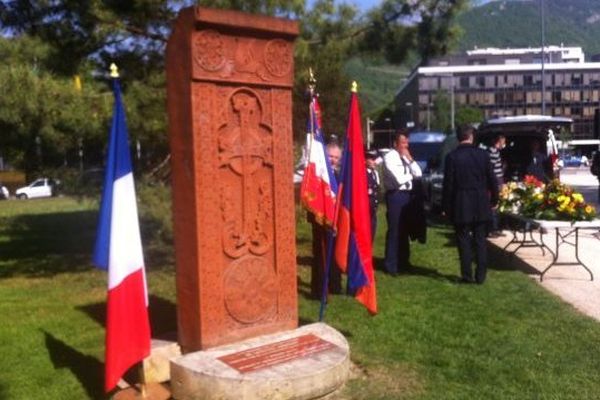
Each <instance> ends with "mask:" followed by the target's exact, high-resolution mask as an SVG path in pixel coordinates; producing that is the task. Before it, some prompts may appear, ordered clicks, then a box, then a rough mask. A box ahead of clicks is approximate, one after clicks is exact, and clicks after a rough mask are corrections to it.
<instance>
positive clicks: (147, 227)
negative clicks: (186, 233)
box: [136, 178, 173, 244]
mask: <svg viewBox="0 0 600 400" xmlns="http://www.w3.org/2000/svg"><path fill="white" fill-rule="evenodd" d="M136 190H137V198H138V207H139V214H140V220H141V222H142V223H141V227H142V236H143V237H144V239H145V240H150V241H160V242H162V244H171V243H172V242H173V221H172V218H171V187H170V186H168V185H166V184H164V183H162V182H157V181H154V180H148V179H144V178H142V179H139V180H138V181H137V184H136Z"/></svg>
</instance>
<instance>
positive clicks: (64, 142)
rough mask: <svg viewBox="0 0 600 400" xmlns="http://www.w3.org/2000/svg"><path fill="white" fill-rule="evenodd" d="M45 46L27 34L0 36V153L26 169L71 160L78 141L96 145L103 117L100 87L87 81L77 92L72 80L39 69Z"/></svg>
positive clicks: (104, 109)
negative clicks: (4, 37) (9, 37)
mask: <svg viewBox="0 0 600 400" xmlns="http://www.w3.org/2000/svg"><path fill="white" fill-rule="evenodd" d="M47 50H48V49H47V47H46V46H45V45H44V44H43V43H40V42H39V41H37V40H34V39H31V38H29V37H21V38H18V39H12V40H7V39H2V40H0V56H2V59H3V60H4V61H5V63H3V65H2V66H0V90H1V91H2V93H3V96H1V97H0V132H1V133H2V134H1V135H0V154H1V155H2V156H3V157H4V159H5V161H7V162H8V163H10V164H12V165H13V166H15V167H17V168H22V169H24V170H26V171H30V172H34V171H38V170H40V169H41V167H42V166H43V165H45V166H51V167H57V166H60V165H64V164H65V163H69V162H71V163H73V164H74V163H75V160H76V158H77V151H78V146H79V143H78V141H79V140H83V141H84V142H86V143H88V144H90V145H91V144H92V143H100V142H101V140H100V134H99V132H100V131H103V132H104V133H105V132H106V128H105V126H106V121H107V119H108V115H109V107H108V103H105V102H104V101H103V96H104V94H103V87H102V86H103V85H99V84H98V83H97V82H95V81H91V82H89V84H86V87H85V90H79V89H78V88H77V87H76V85H75V84H74V81H73V78H64V77H57V76H53V75H51V74H49V73H48V72H47V71H44V70H43V69H42V68H40V67H39V65H40V64H43V63H44V62H45V61H46V57H47V56H48V54H50V53H49V52H48V51H47ZM93 147H96V148H97V147H98V145H97V144H96V145H95V146H90V148H93ZM90 156H93V154H90ZM97 156H98V154H96V157H97Z"/></svg>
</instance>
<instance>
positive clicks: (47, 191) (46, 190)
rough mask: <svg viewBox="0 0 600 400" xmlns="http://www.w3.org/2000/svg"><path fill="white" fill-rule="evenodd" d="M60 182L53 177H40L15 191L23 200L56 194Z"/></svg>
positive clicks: (18, 197)
mask: <svg viewBox="0 0 600 400" xmlns="http://www.w3.org/2000/svg"><path fill="white" fill-rule="evenodd" d="M59 183H60V182H59V181H57V180H54V179H51V178H39V179H36V180H35V181H33V182H31V183H30V184H29V185H27V186H24V187H21V188H18V189H17V190H16V191H15V196H16V197H17V199H21V200H24V199H33V198H38V197H51V196H56V195H57V194H58V188H57V187H58V185H59Z"/></svg>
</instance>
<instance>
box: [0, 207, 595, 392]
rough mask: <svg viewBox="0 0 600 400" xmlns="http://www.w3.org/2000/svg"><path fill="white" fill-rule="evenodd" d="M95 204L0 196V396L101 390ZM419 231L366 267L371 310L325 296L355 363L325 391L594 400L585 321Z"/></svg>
mask: <svg viewBox="0 0 600 400" xmlns="http://www.w3.org/2000/svg"><path fill="white" fill-rule="evenodd" d="M96 207H97V205H96V204H94V203H91V202H80V201H77V200H74V199H70V198H60V199H48V200H37V201H23V202H21V201H8V202H0V314H1V315H2V317H3V318H2V323H1V324H0V354H1V355H2V357H0V399H38V398H39V399H61V400H62V399H85V398H92V399H101V398H104V395H103V394H102V374H103V364H102V362H103V361H102V360H103V351H104V350H103V346H104V344H103V343H104V329H103V321H104V300H105V296H106V275H105V273H104V272H102V271H98V270H95V269H93V268H92V267H91V265H90V263H89V259H90V254H91V249H92V247H93V239H94V229H95V223H96ZM299 215H301V213H299ZM380 217H382V218H380V225H381V226H380V227H379V231H378V233H379V235H378V237H377V239H376V246H375V262H376V265H377V266H378V267H379V266H380V265H381V264H382V260H381V255H382V254H383V233H384V232H385V226H384V225H385V222H383V221H384V218H383V215H380ZM297 226H298V230H297V232H298V234H297V237H298V240H297V246H298V264H299V267H298V274H299V300H300V302H299V304H300V310H299V311H300V320H301V323H309V322H313V321H315V320H316V319H317V315H318V302H316V301H314V300H310V299H308V293H309V280H310V276H309V267H308V265H309V262H310V234H309V229H308V226H307V224H306V223H305V222H304V218H302V217H300V218H298V224H297ZM428 233H429V237H428V242H427V244H426V245H422V244H414V243H413V245H412V250H413V253H412V257H411V261H412V263H413V264H414V265H415V269H414V270H413V271H411V273H410V274H405V275H401V276H399V277H395V278H394V277H390V276H388V275H385V274H383V273H381V272H377V279H378V281H377V283H378V295H379V306H380V314H379V315H377V316H376V317H369V316H368V315H367V314H366V311H364V309H362V308H361V307H360V305H359V304H358V303H357V302H356V301H355V300H353V299H352V298H349V297H346V296H334V297H333V298H332V300H331V302H330V304H329V306H328V308H327V313H326V317H325V319H326V322H327V323H329V324H330V325H332V326H333V327H335V328H336V329H338V330H339V331H341V332H342V333H343V334H344V335H345V336H346V337H347V339H348V341H349V342H350V346H351V351H352V361H353V363H354V365H355V367H354V368H353V378H352V379H351V380H350V381H349V382H348V384H347V385H346V387H345V388H344V389H343V390H342V391H341V392H340V393H338V394H336V396H335V397H334V398H336V399H365V400H366V399H480V398H485V399H575V398H576V399H595V398H597V395H598V393H600V381H599V380H598V379H597V377H598V374H599V373H600V350H599V349H600V346H599V345H600V324H598V322H596V321H594V320H592V319H590V318H587V317H585V316H583V315H581V314H579V313H577V312H576V311H575V310H574V309H573V308H572V307H570V306H569V305H567V304H565V303H563V302H561V301H560V300H559V299H557V298H556V297H554V296H553V295H551V294H549V293H547V292H546V291H545V290H544V289H542V288H541V287H540V286H539V285H537V284H536V283H535V282H534V281H533V280H532V279H530V278H528V277H527V276H526V275H525V274H523V273H522V272H521V269H522V268H525V266H524V265H519V264H518V263H515V262H510V261H509V259H508V258H505V257H504V256H503V255H502V254H501V252H500V251H499V250H494V249H492V254H491V269H490V271H489V274H488V281H487V282H486V284H485V285H483V286H463V285H457V284H456V283H455V277H456V275H457V273H458V256H457V252H456V249H455V247H454V246H453V243H452V235H451V232H450V230H449V229H448V227H446V226H444V225H441V224H434V225H433V226H432V227H431V228H430V229H429V231H428ZM164 253H168V251H165V249H162V252H161V251H156V253H154V250H152V251H150V254H148V252H147V254H146V264H147V269H148V283H149V291H150V293H151V298H150V306H151V311H150V312H151V320H152V321H151V322H152V328H153V332H154V333H161V332H168V331H172V330H173V329H174V328H175V284H174V272H173V265H172V256H171V257H170V256H166V257H165V256H164ZM153 254H159V255H161V254H162V255H163V256H156V257H155V256H153Z"/></svg>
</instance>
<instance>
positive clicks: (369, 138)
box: [367, 117, 374, 150]
mask: <svg viewBox="0 0 600 400" xmlns="http://www.w3.org/2000/svg"><path fill="white" fill-rule="evenodd" d="M373 122H374V121H373V120H372V119H371V118H369V117H367V150H371V143H372V142H373V132H372V131H371V125H372V124H373Z"/></svg>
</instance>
